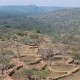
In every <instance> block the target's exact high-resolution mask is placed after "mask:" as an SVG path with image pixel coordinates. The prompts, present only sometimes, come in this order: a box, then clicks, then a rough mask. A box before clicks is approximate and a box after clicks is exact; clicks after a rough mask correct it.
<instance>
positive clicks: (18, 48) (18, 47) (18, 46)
mask: <svg viewBox="0 0 80 80" xmlns="http://www.w3.org/2000/svg"><path fill="white" fill-rule="evenodd" d="M16 49H17V54H18V57H19V60H20V61H21V55H20V51H19V50H20V45H19V44H18V45H16Z"/></svg>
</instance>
